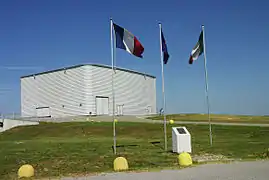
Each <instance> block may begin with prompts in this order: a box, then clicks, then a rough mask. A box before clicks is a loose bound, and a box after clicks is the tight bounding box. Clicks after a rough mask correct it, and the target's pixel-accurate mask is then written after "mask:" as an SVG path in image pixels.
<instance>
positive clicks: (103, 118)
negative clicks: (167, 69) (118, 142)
mask: <svg viewBox="0 0 269 180" xmlns="http://www.w3.org/2000/svg"><path fill="white" fill-rule="evenodd" d="M115 118H116V119H118V121H119V122H120V121H122V122H141V123H142V122H143V123H163V121H162V120H150V119H145V118H144V117H143V116H141V117H138V116H119V117H117V116H116V117H115ZM87 119H89V120H93V121H102V122H111V121H112V117H111V116H96V117H90V118H87V117H86V116H77V117H63V118H41V119H40V118H36V119H31V120H32V121H48V122H70V121H75V122H78V121H86V120H87ZM25 120H29V119H27V118H26V119H25ZM174 124H205V125H207V124H208V122H201V121H198V122H196V121H175V122H174ZM211 124H215V125H225V126H229V125H231V126H261V127H269V124H254V123H225V122H212V123H211Z"/></svg>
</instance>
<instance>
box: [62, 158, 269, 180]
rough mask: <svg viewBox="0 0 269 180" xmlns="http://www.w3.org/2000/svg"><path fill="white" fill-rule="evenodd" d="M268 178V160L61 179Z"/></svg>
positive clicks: (247, 179) (223, 179)
mask: <svg viewBox="0 0 269 180" xmlns="http://www.w3.org/2000/svg"><path fill="white" fill-rule="evenodd" d="M254 179H255V180H256V179H257V180H268V179H269V161H253V162H233V163H230V164H205V165H200V166H196V167H192V168H185V169H181V170H163V171H159V172H142V173H109V174H102V175H98V176H89V177H77V178H74V177H66V178H62V180H254Z"/></svg>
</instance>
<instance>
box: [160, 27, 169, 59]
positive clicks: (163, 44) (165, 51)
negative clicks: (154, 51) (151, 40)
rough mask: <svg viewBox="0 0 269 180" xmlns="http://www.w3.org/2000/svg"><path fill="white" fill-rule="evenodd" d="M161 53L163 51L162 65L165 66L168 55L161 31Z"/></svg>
mask: <svg viewBox="0 0 269 180" xmlns="http://www.w3.org/2000/svg"><path fill="white" fill-rule="evenodd" d="M162 51H163V63H164V64H167V62H168V59H169V53H168V50H167V45H166V42H165V39H164V35H163V31H162Z"/></svg>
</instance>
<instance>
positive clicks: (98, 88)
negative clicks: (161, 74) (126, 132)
mask: <svg viewBox="0 0 269 180" xmlns="http://www.w3.org/2000/svg"><path fill="white" fill-rule="evenodd" d="M90 68H91V71H90V72H91V76H92V79H93V82H92V87H93V88H92V93H93V98H95V97H96V96H102V97H108V98H109V107H111V108H110V109H109V113H110V114H112V113H113V111H112V107H113V101H112V97H113V96H112V91H111V87H112V83H111V82H112V75H111V71H112V70H111V69H109V68H103V67H96V66H90ZM114 92H115V106H116V107H115V111H116V113H118V112H117V111H118V108H117V105H120V106H122V107H123V108H122V109H123V115H145V114H150V113H154V114H155V113H156V79H155V78H152V77H149V76H143V75H141V74H136V73H131V72H127V71H122V70H116V74H115V76H114ZM90 102H92V107H93V108H94V109H93V112H94V113H95V112H96V106H95V101H94V100H93V101H90ZM147 109H151V112H148V111H147Z"/></svg>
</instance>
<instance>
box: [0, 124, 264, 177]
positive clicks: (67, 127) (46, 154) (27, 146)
mask: <svg viewBox="0 0 269 180" xmlns="http://www.w3.org/2000/svg"><path fill="white" fill-rule="evenodd" d="M186 127H187V128H188V130H189V131H190V133H191V135H192V148H193V155H198V154H201V155H202V154H215V155H223V156H226V157H229V158H242V159H256V158H265V156H266V155H265V152H266V150H267V149H268V146H269V138H268V136H269V128H266V127H237V126H236V127H234V126H213V135H214V136H213V147H210V145H209V138H208V126H205V125H186ZM171 141H172V140H171V125H168V147H169V152H164V150H163V129H162V124H147V123H127V122H118V123H117V145H118V146H119V147H118V148H117V150H118V155H122V156H124V157H126V158H127V160H128V162H129V166H130V168H131V170H138V169H151V168H165V167H169V168H171V167H174V168H177V167H178V165H177V158H176V154H174V153H172V152H171V150H172V149H171V144H172V142H171ZM112 146H113V137H112V124H111V123H105V122H103V123H100V122H99V123H98V122H83V123H81V122H72V123H57V124H54V123H42V124H40V125H38V126H27V127H18V128H14V129H11V130H9V131H6V132H4V133H2V134H0V154H1V156H0V167H1V168H0V179H12V178H14V177H16V173H17V170H18V168H19V167H20V166H21V165H23V164H26V163H29V164H31V165H33V166H34V168H35V170H36V176H37V177H45V178H46V177H52V176H63V175H64V176H69V175H83V174H91V173H95V172H104V171H112V170H113V160H114V158H115V157H116V156H115V155H113V149H112Z"/></svg>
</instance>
